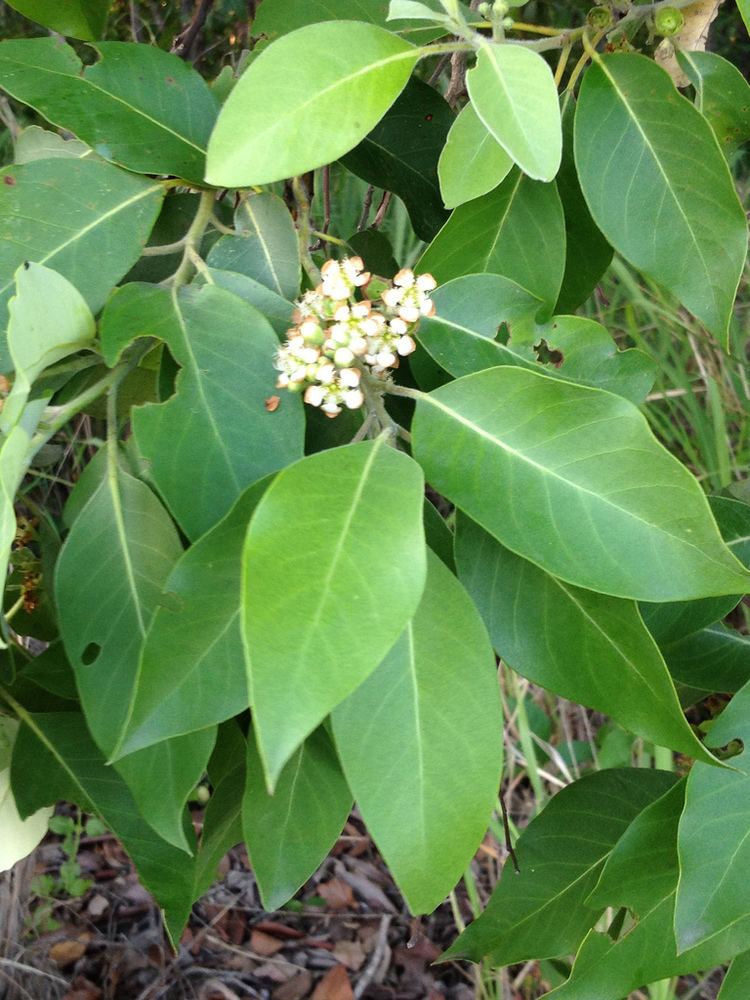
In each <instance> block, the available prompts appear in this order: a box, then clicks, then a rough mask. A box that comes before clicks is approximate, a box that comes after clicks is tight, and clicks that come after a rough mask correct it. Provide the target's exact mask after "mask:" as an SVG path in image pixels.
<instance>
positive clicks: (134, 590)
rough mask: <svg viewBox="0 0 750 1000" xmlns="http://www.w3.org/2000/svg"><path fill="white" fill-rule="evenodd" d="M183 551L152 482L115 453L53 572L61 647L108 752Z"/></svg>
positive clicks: (122, 722) (96, 733)
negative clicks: (144, 480) (156, 614)
mask: <svg viewBox="0 0 750 1000" xmlns="http://www.w3.org/2000/svg"><path fill="white" fill-rule="evenodd" d="M181 551H182V548H181V546H180V541H179V538H178V537H177V532H176V530H175V528H174V525H173V524H172V522H171V521H170V519H169V516H168V515H167V512H166V511H165V510H164V508H163V507H162V506H161V504H160V503H159V501H158V500H157V499H156V497H155V496H154V495H153V493H152V492H151V490H149V488H148V487H147V486H145V485H144V484H143V483H142V482H140V481H139V480H137V479H134V478H133V477H132V476H130V475H129V474H128V473H127V472H125V471H124V470H123V468H122V467H121V466H120V465H119V464H117V463H116V460H115V459H114V457H112V458H111V459H110V461H109V462H108V463H107V465H106V466H105V467H104V469H103V478H102V480H101V482H100V484H99V486H98V488H97V490H96V492H95V493H94V494H93V496H92V497H91V499H90V500H89V501H88V503H87V504H86V506H85V507H84V508H83V510H82V511H81V513H80V515H79V516H78V518H77V519H76V521H75V523H74V524H73V527H72V528H71V530H70V534H69V535H68V538H67V540H66V542H65V544H64V545H63V548H62V552H61V553H60V557H59V559H58V562H57V569H56V574H55V594H56V600H57V607H58V613H59V618H60V631H61V635H62V639H63V642H64V644H65V651H66V653H67V655H68V659H69V660H70V662H71V663H72V665H73V669H74V670H75V674H76V681H77V684H78V692H79V695H80V698H81V704H82V705H83V710H84V712H85V714H86V719H87V721H88V724H89V728H90V730H91V733H92V735H93V737H94V739H95V740H96V742H97V743H98V744H99V746H100V747H101V748H102V750H103V751H104V752H105V753H111V752H112V751H113V750H114V749H115V747H116V746H117V744H118V742H119V739H120V735H121V733H122V731H123V729H124V727H125V725H126V723H127V720H128V716H129V714H130V708H131V704H132V701H133V698H134V697H135V684H136V682H137V677H138V661H139V657H140V651H141V646H142V644H143V640H144V638H145V635H146V631H147V629H148V626H149V623H150V620H151V617H152V616H153V613H154V610H155V609H156V605H157V602H158V600H159V595H160V594H161V592H162V588H163V586H164V582H165V581H166V579H167V577H168V575H169V572H170V570H171V568H172V566H173V565H174V563H175V561H176V559H177V557H178V556H179V555H180V553H181ZM103 554H105V555H106V558H104V557H103Z"/></svg>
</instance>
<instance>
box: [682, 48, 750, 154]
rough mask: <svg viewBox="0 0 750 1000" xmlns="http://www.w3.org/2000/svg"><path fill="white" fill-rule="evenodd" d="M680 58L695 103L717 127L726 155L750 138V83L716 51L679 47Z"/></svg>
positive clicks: (711, 124)
mask: <svg viewBox="0 0 750 1000" xmlns="http://www.w3.org/2000/svg"><path fill="white" fill-rule="evenodd" d="M677 61H678V62H679V64H680V66H681V67H682V69H683V70H684V72H685V74H686V75H687V77H688V79H689V80H690V82H691V83H692V85H693V86H694V87H695V103H696V107H697V108H698V110H699V111H700V112H701V113H702V114H703V115H704V116H705V117H706V119H707V120H708V123H709V125H710V126H711V128H712V129H713V130H714V135H715V136H716V138H717V139H718V141H719V145H720V146H721V148H722V150H723V151H724V155H725V156H729V155H730V154H731V153H733V152H734V151H735V150H736V149H737V148H738V147H739V146H741V145H742V144H743V143H744V142H747V140H748V139H750V86H749V85H748V83H747V80H746V79H745V77H744V76H743V75H742V73H740V71H739V70H738V69H737V67H736V66H733V65H732V63H730V62H728V61H727V60H726V59H723V58H722V57H721V56H720V55H717V53H716V52H688V51H682V50H680V49H678V50H677Z"/></svg>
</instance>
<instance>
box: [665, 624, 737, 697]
mask: <svg viewBox="0 0 750 1000" xmlns="http://www.w3.org/2000/svg"><path fill="white" fill-rule="evenodd" d="M662 652H663V653H664V659H665V660H666V661H667V666H668V667H669V671H670V673H671V674H672V676H673V677H674V679H675V680H677V681H679V682H680V683H681V684H687V685H688V686H689V687H693V688H700V689H702V690H703V691H727V692H730V693H732V694H733V693H734V692H735V691H739V689H740V688H741V687H743V686H744V685H745V684H746V683H747V682H748V681H749V680H750V638H749V637H748V636H746V635H742V634H741V633H740V632H736V631H735V630H734V629H732V628H727V627H726V626H724V625H722V624H721V623H717V624H716V625H710V626H709V627H708V628H704V629H701V631H700V632H693V634H692V635H688V636H685V638H684V639H678V640H677V642H673V643H670V644H669V645H668V646H664V647H663V650H662Z"/></svg>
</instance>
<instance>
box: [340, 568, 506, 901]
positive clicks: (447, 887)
mask: <svg viewBox="0 0 750 1000" xmlns="http://www.w3.org/2000/svg"><path fill="white" fill-rule="evenodd" d="M427 565H428V570H427V583H426V585H425V591H424V594H423V596H422V600H421V603H420V605H419V607H418V608H417V611H416V613H415V615H414V618H413V619H412V621H411V622H410V623H409V624H408V625H407V627H406V629H405V631H404V633H403V634H402V635H401V637H400V638H399V640H398V642H397V643H396V644H395V646H394V647H393V648H392V649H391V650H390V652H389V653H388V655H387V656H386V657H385V659H384V660H383V662H382V663H381V664H380V666H379V667H378V668H377V670H376V671H375V672H374V673H373V674H371V676H370V677H369V678H368V679H367V680H366V681H365V682H364V683H363V684H362V685H361V686H360V687H358V688H357V690H356V691H355V692H354V693H353V694H352V695H350V696H349V698H347V700H346V701H345V702H343V704H341V705H339V706H338V708H336V709H335V711H334V713H333V728H334V734H335V737H336V745H337V747H338V750H339V754H340V757H341V763H342V766H343V768H344V772H345V774H346V776H347V779H348V781H349V786H350V787H351V789H352V791H353V792H354V797H355V798H356V800H357V804H358V806H359V810H360V812H361V814H362V818H363V819H364V821H365V823H366V824H367V827H368V829H369V830H370V832H371V833H372V836H373V838H374V840H375V843H376V844H377V845H378V848H379V850H380V851H381V852H382V854H383V857H384V858H385V860H386V862H387V863H388V867H389V869H390V871H391V872H392V873H393V875H394V877H395V879H396V882H397V883H398V886H399V888H400V890H401V892H402V893H403V894H404V897H405V898H406V900H407V902H408V904H409V908H410V909H411V910H412V912H413V913H430V912H432V910H434V909H435V907H436V906H438V905H439V904H440V903H441V902H442V900H443V899H444V898H445V896H447V894H448V893H449V892H450V891H451V890H452V889H453V887H454V886H455V884H456V882H457V881H458V880H459V878H460V877H461V874H462V873H463V872H464V871H465V870H466V866H467V865H468V864H469V863H470V861H471V859H472V857H473V856H474V854H475V852H476V850H477V848H478V846H479V844H480V842H481V840H482V837H483V836H484V834H485V832H486V830H487V826H488V824H489V820H490V817H491V816H492V811H493V808H494V805H495V802H496V799H497V790H498V784H499V780H500V769H501V761H502V714H501V710H500V699H499V694H498V681H497V671H496V668H495V659H494V656H493V654H492V648H491V646H490V644H489V641H488V639H487V633H486V632H485V630H484V627H483V626H482V622H481V620H480V618H479V616H478V615H477V613H476V610H475V609H474V607H473V605H472V603H471V601H470V600H469V598H468V595H467V594H466V593H465V591H464V590H463V588H462V587H461V585H460V583H459V582H458V581H457V580H456V578H455V577H454V576H453V574H452V573H451V572H450V570H448V569H447V568H446V567H445V566H444V565H443V563H442V562H441V560H440V559H439V558H438V557H437V556H436V555H434V554H433V553H432V552H429V553H428V562H427Z"/></svg>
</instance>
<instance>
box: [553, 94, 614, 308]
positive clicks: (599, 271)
mask: <svg viewBox="0 0 750 1000" xmlns="http://www.w3.org/2000/svg"><path fill="white" fill-rule="evenodd" d="M574 120H575V104H574V102H573V99H572V97H571V98H569V101H568V104H567V105H566V106H565V110H564V111H563V116H562V128H563V151H562V162H561V164H560V170H559V171H558V174H557V190H558V193H559V195H560V201H561V202H562V207H563V212H564V213H565V242H566V246H567V252H566V256H565V274H564V275H563V280H562V288H561V289H560V297H559V299H558V300H557V305H556V306H555V312H558V313H572V312H575V310H576V309H577V308H578V307H579V306H580V305H582V304H583V303H584V302H585V301H586V299H587V298H588V297H589V295H591V293H592V292H593V291H594V288H595V287H596V285H597V283H598V281H599V280H600V279H601V277H602V276H603V274H604V273H605V271H606V270H607V268H608V267H609V265H610V262H611V260H612V252H613V251H612V247H611V246H610V245H609V243H607V241H606V239H605V238H604V236H602V233H601V231H600V229H599V227H598V226H597V225H596V223H595V222H594V220H593V219H592V218H591V213H590V212H589V209H588V205H587V204H586V199H585V198H584V197H583V191H581V184H580V182H579V180H578V172H577V170H576V164H575V156H574V152H573V145H574V139H573V123H574Z"/></svg>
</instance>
